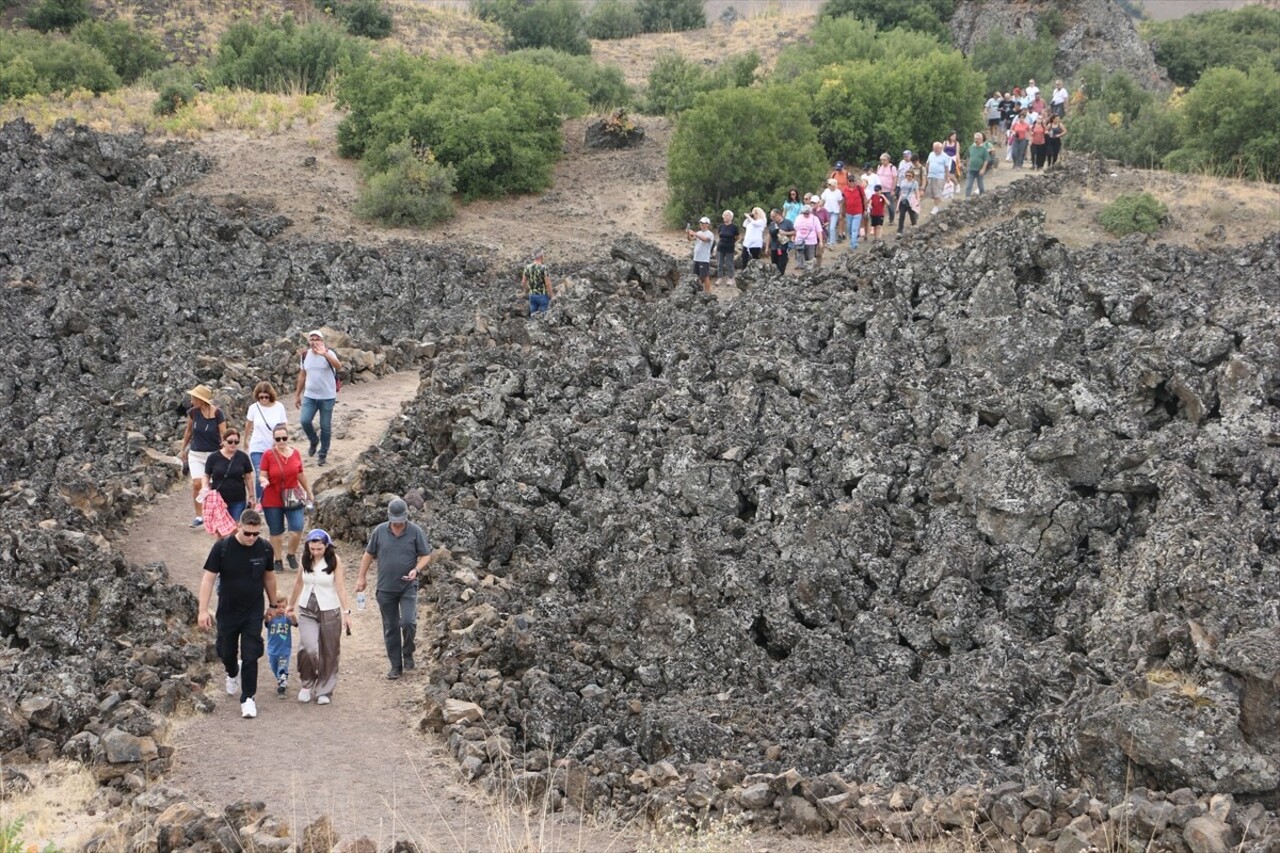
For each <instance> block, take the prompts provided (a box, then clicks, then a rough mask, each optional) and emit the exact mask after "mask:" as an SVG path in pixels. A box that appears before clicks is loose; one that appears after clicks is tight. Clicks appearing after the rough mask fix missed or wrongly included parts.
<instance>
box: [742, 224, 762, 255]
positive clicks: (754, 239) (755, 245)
mask: <svg viewBox="0 0 1280 853" xmlns="http://www.w3.org/2000/svg"><path fill="white" fill-rule="evenodd" d="M742 224H743V225H744V226H745V227H746V229H747V233H746V235H745V236H744V237H743V238H742V245H743V246H745V247H746V248H748V249H760V248H763V247H764V226H765V220H763V219H754V218H752V217H750V216H748V217H747V218H746V220H745V221H744V222H743V223H742Z"/></svg>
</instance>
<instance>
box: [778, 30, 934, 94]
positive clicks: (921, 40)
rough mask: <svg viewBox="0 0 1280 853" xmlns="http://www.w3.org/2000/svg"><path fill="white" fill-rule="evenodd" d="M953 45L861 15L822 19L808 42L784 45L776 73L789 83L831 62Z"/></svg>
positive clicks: (888, 58) (892, 58) (902, 55)
mask: <svg viewBox="0 0 1280 853" xmlns="http://www.w3.org/2000/svg"><path fill="white" fill-rule="evenodd" d="M949 47H950V45H949V44H947V45H944V44H943V43H942V42H941V41H939V40H938V38H937V36H935V35H933V34H931V33H921V32H916V31H914V30H904V29H895V30H888V31H880V30H878V29H877V27H876V25H875V24H874V23H870V22H868V21H861V20H858V19H857V18H821V19H819V20H818V22H817V23H816V24H815V25H814V27H813V30H812V31H811V32H810V33H809V41H808V43H807V44H792V45H788V46H787V47H785V48H783V50H782V51H781V53H779V55H778V61H777V63H776V64H775V66H774V74H773V76H774V78H775V79H779V80H782V81H784V82H785V81H789V80H794V79H795V78H796V77H799V76H800V75H801V74H804V73H805V72H806V71H814V70H816V69H819V68H825V67H826V66H828V65H839V64H841V63H845V62H853V61H855V60H858V59H864V60H866V61H868V62H886V63H893V62H897V61H898V60H900V59H906V58H908V57H911V56H919V55H920V54H923V53H932V52H933V51H937V50H942V49H944V48H947V49H949Z"/></svg>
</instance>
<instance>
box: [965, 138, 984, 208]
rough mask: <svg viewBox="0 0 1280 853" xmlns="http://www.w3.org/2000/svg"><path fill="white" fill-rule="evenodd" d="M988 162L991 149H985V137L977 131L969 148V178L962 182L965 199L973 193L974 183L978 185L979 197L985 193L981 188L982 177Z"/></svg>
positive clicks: (982, 187)
mask: <svg viewBox="0 0 1280 853" xmlns="http://www.w3.org/2000/svg"><path fill="white" fill-rule="evenodd" d="M990 160H991V149H990V148H988V147H987V137H986V136H985V135H984V134H983V133H982V132H981V131H979V132H978V133H975V134H974V135H973V144H972V145H970V146H969V168H968V172H969V178H968V180H966V181H965V182H964V197H965V198H968V197H969V195H970V194H971V193H972V192H973V185H974V184H975V183H977V185H978V194H979V195H981V194H982V193H984V192H986V191H987V189H986V187H985V186H983V183H982V176H983V175H985V174H986V173H987V169H988V167H989V165H990Z"/></svg>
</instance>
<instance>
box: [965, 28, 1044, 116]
mask: <svg viewBox="0 0 1280 853" xmlns="http://www.w3.org/2000/svg"><path fill="white" fill-rule="evenodd" d="M1057 52H1058V44H1057V42H1056V41H1055V40H1054V38H1053V37H1052V36H1050V35H1047V34H1046V35H1041V36H1039V37H1038V38H1036V40H1035V41H1032V40H1030V39H1026V38H1022V37H1021V36H1017V37H1015V38H1012V39H1011V38H1006V37H1005V35H1004V33H1001V32H998V31H997V32H993V33H992V34H991V35H990V36H988V37H987V38H986V39H985V40H984V41H982V42H981V43H979V44H977V45H975V46H974V49H973V53H972V54H970V56H969V62H970V64H972V65H973V67H974V68H976V69H977V70H978V71H981V72H982V73H983V74H985V75H986V76H987V87H986V88H987V91H991V90H992V89H997V90H999V91H1001V92H1007V91H1009V90H1010V89H1011V88H1012V87H1014V86H1021V85H1022V84H1023V83H1024V82H1026V81H1027V80H1046V81H1047V80H1049V79H1051V78H1052V77H1053V57H1054V55H1055V54H1056V53H1057ZM1045 100H1048V98H1046V99H1045Z"/></svg>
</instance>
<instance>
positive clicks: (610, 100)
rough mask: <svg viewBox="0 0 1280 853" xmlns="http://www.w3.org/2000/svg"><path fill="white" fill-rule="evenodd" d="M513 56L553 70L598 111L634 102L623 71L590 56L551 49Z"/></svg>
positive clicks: (525, 51) (518, 52)
mask: <svg viewBox="0 0 1280 853" xmlns="http://www.w3.org/2000/svg"><path fill="white" fill-rule="evenodd" d="M511 56H513V57H515V58H518V59H523V60H526V61H528V62H532V63H534V64H535V65H542V66H546V67H547V68H550V69H552V70H553V71H555V72H556V73H557V74H559V75H560V76H561V77H563V78H564V79H565V80H567V81H568V82H569V85H570V86H572V87H573V88H574V89H575V90H576V91H577V92H578V93H579V94H581V95H582V96H583V97H584V98H586V99H587V103H589V104H590V105H591V106H592V107H594V108H596V109H608V108H610V107H618V106H623V105H625V104H628V103H630V101H631V90H630V89H628V88H627V83H626V78H625V77H624V75H623V73H622V69H621V68H619V67H618V66H616V65H601V64H600V63H598V62H596V61H595V60H594V59H591V58H590V57H587V56H570V55H569V54H567V53H561V52H560V51H558V50H552V49H551V48H548V47H540V48H537V49H534V50H520V51H516V52H515V53H513V54H511Z"/></svg>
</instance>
